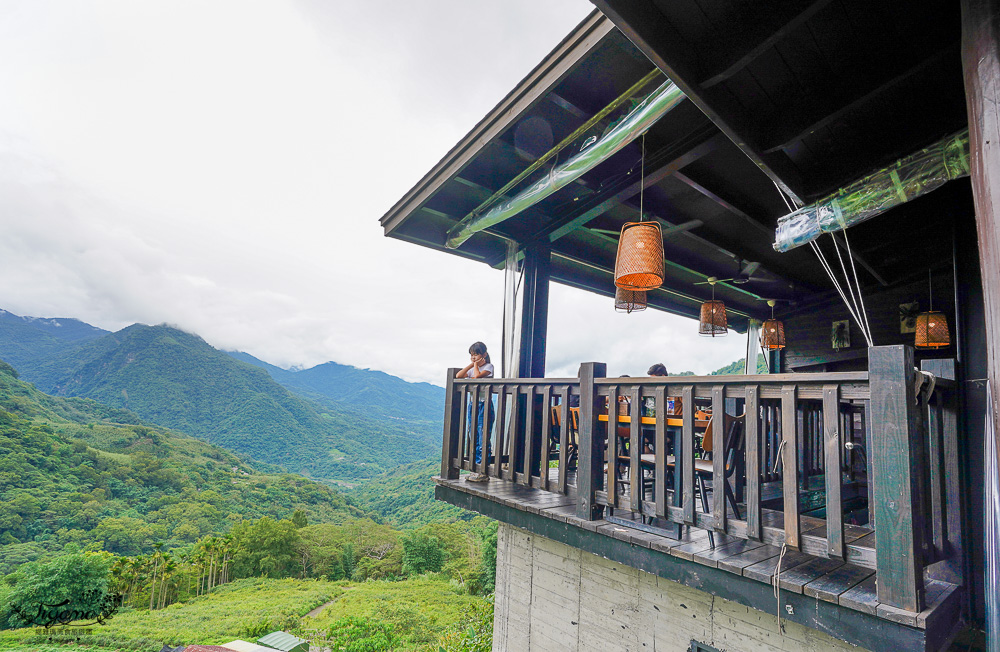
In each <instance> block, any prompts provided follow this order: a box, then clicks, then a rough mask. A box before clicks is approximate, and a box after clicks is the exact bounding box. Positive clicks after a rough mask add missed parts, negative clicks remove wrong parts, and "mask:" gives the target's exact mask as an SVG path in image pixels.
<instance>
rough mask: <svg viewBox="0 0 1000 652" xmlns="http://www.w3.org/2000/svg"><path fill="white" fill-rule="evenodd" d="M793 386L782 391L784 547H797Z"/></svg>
mask: <svg viewBox="0 0 1000 652" xmlns="http://www.w3.org/2000/svg"><path fill="white" fill-rule="evenodd" d="M795 389H796V388H795V385H785V386H784V387H782V388H781V444H780V445H781V449H782V450H781V494H782V496H783V499H784V500H783V503H784V510H785V543H787V544H788V546H789V547H790V548H798V547H799V545H800V543H799V529H800V528H799V522H800V521H799V451H798V438H797V437H796V431H797V430H798V418H797V414H796V412H797V410H796V409H795V408H796V405H795V403H796V397H795Z"/></svg>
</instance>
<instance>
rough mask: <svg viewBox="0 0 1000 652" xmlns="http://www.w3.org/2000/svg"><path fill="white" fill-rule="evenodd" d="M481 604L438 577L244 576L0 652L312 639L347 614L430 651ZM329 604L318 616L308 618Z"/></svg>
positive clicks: (9, 635)
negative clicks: (288, 636)
mask: <svg viewBox="0 0 1000 652" xmlns="http://www.w3.org/2000/svg"><path fill="white" fill-rule="evenodd" d="M482 603H484V599H483V598H478V597H474V596H470V595H466V594H463V593H462V592H461V591H460V590H458V588H457V587H455V586H453V585H451V584H449V583H448V581H447V580H442V579H438V578H436V577H421V578H416V579H411V580H406V581H402V582H364V583H352V582H346V581H340V582H322V581H316V580H272V579H263V578H258V579H248V580H238V581H236V582H233V583H231V584H227V585H224V586H221V587H218V588H216V589H215V590H213V591H212V592H211V593H210V594H208V595H204V596H201V597H199V598H195V599H193V600H188V601H187V602H184V603H177V604H173V605H170V606H169V607H167V608H166V609H161V610H159V611H154V612H151V613H150V612H148V611H145V610H128V611H125V612H122V613H119V614H117V615H116V616H115V617H114V618H112V619H111V620H110V621H108V623H107V624H105V625H97V626H93V627H91V628H90V632H89V633H88V634H85V635H81V636H79V640H78V641H76V642H75V643H74V642H73V641H72V638H73V637H71V636H69V635H66V634H61V633H60V634H57V635H56V636H54V637H53V640H51V641H49V640H47V639H46V637H41V636H38V635H37V634H36V633H35V630H14V631H6V632H0V650H4V651H7V650H25V651H27V650H31V651H32V652H34V651H36V650H37V651H39V652H56V651H59V652H80V651H82V650H85V649H86V650H90V651H91V652H105V651H106V650H139V651H142V652H145V651H146V650H150V651H152V652H158V651H159V649H160V647H161V646H162V645H163V644H168V645H171V646H177V645H183V644H187V645H191V644H195V643H200V644H204V645H221V644H223V643H227V642H229V641H232V640H233V639H237V638H239V639H243V640H249V641H254V640H256V639H257V638H258V637H260V636H262V635H264V634H267V633H270V632H272V631H275V630H286V631H292V632H295V633H298V634H300V635H304V636H305V637H306V638H313V637H322V636H323V635H324V634H325V633H326V632H327V631H328V630H329V628H330V626H331V625H332V624H333V623H334V622H336V621H338V620H339V619H342V618H344V617H348V616H353V617H360V618H369V619H372V620H374V621H377V622H380V623H388V624H389V625H391V626H392V629H393V631H394V632H395V633H396V634H397V637H398V639H399V641H400V643H399V645H397V646H396V647H395V648H394V649H397V650H420V649H432V648H431V647H430V644H431V643H433V642H434V641H437V640H438V637H439V636H441V635H442V634H443V633H445V632H447V631H448V630H449V629H450V628H453V627H454V626H455V625H456V623H458V622H459V621H460V620H461V619H462V616H463V614H464V613H465V611H466V610H467V609H468V608H469V606H470V605H473V604H482ZM323 605H326V606H325V607H324V608H323V609H322V611H321V612H320V613H318V614H316V616H315V617H312V618H304V616H305V615H306V614H307V613H309V612H310V611H312V610H313V609H315V608H317V607H320V606H323ZM58 643H65V644H64V645H59V644H58Z"/></svg>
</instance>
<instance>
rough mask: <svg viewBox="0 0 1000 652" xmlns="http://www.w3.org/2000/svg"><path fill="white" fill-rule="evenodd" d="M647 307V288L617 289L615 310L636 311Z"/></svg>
mask: <svg viewBox="0 0 1000 652" xmlns="http://www.w3.org/2000/svg"><path fill="white" fill-rule="evenodd" d="M645 309H646V291H645V290H623V289H621V288H616V289H615V310H616V311H618V312H636V311H638V310H645Z"/></svg>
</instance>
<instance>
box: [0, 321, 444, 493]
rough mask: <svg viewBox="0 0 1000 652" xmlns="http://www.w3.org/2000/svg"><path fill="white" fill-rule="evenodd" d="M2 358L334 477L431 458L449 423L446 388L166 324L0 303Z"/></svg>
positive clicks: (222, 441) (48, 379)
mask: <svg viewBox="0 0 1000 652" xmlns="http://www.w3.org/2000/svg"><path fill="white" fill-rule="evenodd" d="M0 359H2V360H6V361H7V362H8V363H10V364H11V365H12V366H13V367H14V368H16V369H17V370H18V372H19V373H20V375H21V378H22V379H24V380H27V381H29V382H31V383H33V384H34V385H35V386H36V387H37V388H38V389H40V390H41V391H43V392H45V393H48V394H53V395H56V396H79V397H86V398H91V399H94V400H96V401H99V402H101V403H103V404H105V405H108V406H110V407H112V408H119V409H125V410H130V411H132V412H134V413H135V414H136V415H138V416H139V417H140V418H142V419H143V420H146V421H149V422H152V423H155V424H159V425H162V426H166V427H169V428H173V429H176V430H179V431H182V432H184V433H187V434H190V435H192V436H194V437H197V438H199V439H202V440H204V441H207V442H210V443H213V444H217V445H220V446H223V447H225V448H228V449H231V450H234V451H237V452H241V453H246V454H249V455H251V456H253V457H254V458H256V459H258V460H261V461H264V462H268V463H272V464H277V465H281V466H283V467H284V468H286V469H288V470H290V471H295V472H298V473H302V474H304V475H307V476H309V477H313V478H317V479H322V480H327V481H352V480H357V479H361V478H365V477H371V476H373V475H377V474H378V473H381V472H383V471H385V470H388V469H392V468H395V467H396V466H398V465H399V464H405V463H409V462H413V461H416V460H420V459H423V458H426V457H428V456H429V455H432V454H433V453H434V452H435V450H436V448H437V445H438V441H439V437H440V432H441V430H440V418H441V410H442V408H441V406H442V405H443V400H442V399H443V396H444V390H443V389H442V388H440V387H435V386H433V385H429V384H426V383H407V382H406V381H403V380H402V379H399V378H396V377H394V376H390V375H389V374H385V373H382V372H378V371H371V370H367V369H356V368H354V367H349V366H346V365H340V364H336V363H333V362H330V363H326V364H323V365H318V366H317V367H313V368H311V369H306V370H301V371H288V370H284V369H281V368H279V367H276V366H273V365H269V364H267V363H265V362H263V361H261V360H258V359H257V358H254V357H253V356H251V355H249V354H246V353H226V352H223V351H219V350H217V349H215V348H214V347H212V346H210V345H209V344H208V343H206V342H205V341H204V340H202V339H201V338H200V337H198V336H197V335H194V334H191V333H186V332H184V331H182V330H179V329H177V328H173V327H170V326H166V325H159V326H146V325H143V324H133V325H132V326H129V327H127V328H124V329H122V330H120V331H117V332H114V333H111V332H108V331H105V330H102V329H99V328H96V327H93V326H90V325H89V324H86V323H84V322H81V321H79V320H76V319H66V318H57V319H39V318H33V317H22V316H19V315H15V314H13V313H10V312H7V311H2V310H0Z"/></svg>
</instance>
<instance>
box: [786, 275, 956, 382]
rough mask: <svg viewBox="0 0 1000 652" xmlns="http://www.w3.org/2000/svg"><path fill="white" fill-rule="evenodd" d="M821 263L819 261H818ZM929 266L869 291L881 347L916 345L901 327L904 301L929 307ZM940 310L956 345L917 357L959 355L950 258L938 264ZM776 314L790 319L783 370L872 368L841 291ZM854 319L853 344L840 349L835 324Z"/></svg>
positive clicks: (866, 292)
mask: <svg viewBox="0 0 1000 652" xmlns="http://www.w3.org/2000/svg"><path fill="white" fill-rule="evenodd" d="M817 264H819V263H818V262H817ZM927 268H928V267H927V265H924V266H923V267H921V266H919V265H915V266H914V270H913V277H911V279H912V280H910V281H909V282H904V283H901V284H897V285H895V286H892V287H888V288H887V287H882V286H880V285H873V286H868V287H866V288H865V289H864V290H863V293H864V294H863V297H864V302H865V308H866V311H867V314H868V323H869V324H870V325H871V330H872V338H873V339H874V341H875V344H876V345H877V346H882V345H888V344H911V345H912V344H913V338H914V336H913V333H909V334H901V333H900V332H899V331H900V329H899V305H900V304H902V303H911V302H919V304H920V310H926V309H927V306H928V280H927ZM932 279H933V281H932V282H933V288H934V309H935V310H941V311H943V312H944V313H945V314H946V315H947V317H948V325H949V328H951V329H952V342H953V344H952V346H949V347H947V348H943V349H938V350H933V351H918V352H917V361H918V363H919V361H920V360H922V359H925V358H953V357H954V356H955V346H954V328H955V287H954V280H953V274H952V268H951V264H950V262H949V263H947V264H940V263H939V264H938V265H937V266H936V267H935V268H934V270H933V273H932ZM775 316H776V317H777V318H779V319H782V320H783V321H784V323H785V340H786V343H787V347H786V348H785V350H784V355H783V359H782V371H786V372H820V371H867V369H868V344H867V343H866V342H865V339H864V336H863V335H862V334H861V329H860V328H858V326H857V324H856V323H855V322H854V320H852V319H851V317H850V313H849V312H848V311H847V308H846V307H845V306H844V303H843V301H841V299H840V297H839V296H838V295H836V294H834V295H833V296H825V297H824V298H822V299H820V300H817V301H814V302H808V303H804V304H803V305H799V306H794V307H792V308H790V309H786V310H785V311H784V313H782V312H780V311H777V310H776V312H775ZM844 319H847V320H850V322H851V325H850V340H851V346H850V347H849V348H846V349H840V350H839V351H838V350H836V349H834V348H833V347H832V345H831V330H832V325H833V322H835V321H840V320H844Z"/></svg>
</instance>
